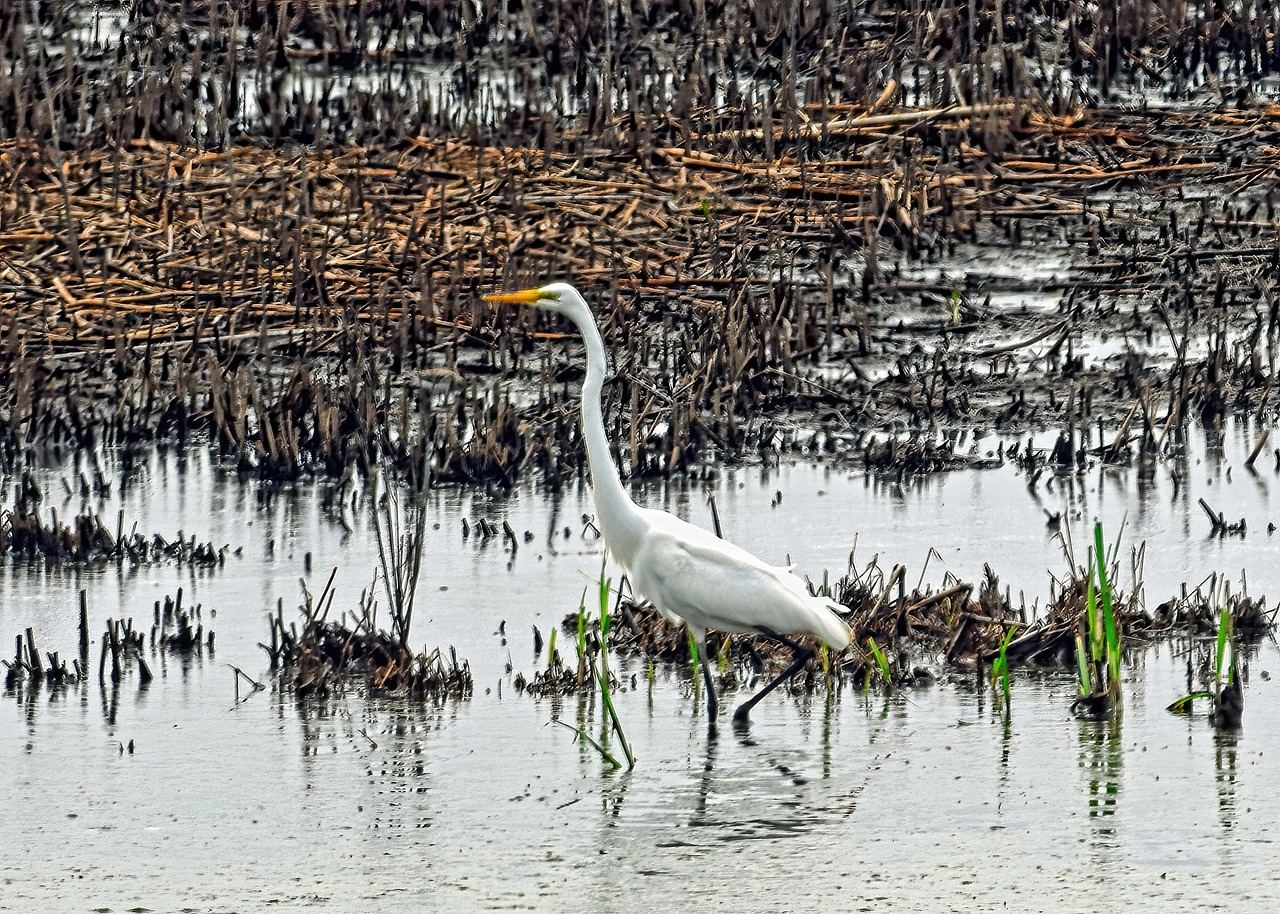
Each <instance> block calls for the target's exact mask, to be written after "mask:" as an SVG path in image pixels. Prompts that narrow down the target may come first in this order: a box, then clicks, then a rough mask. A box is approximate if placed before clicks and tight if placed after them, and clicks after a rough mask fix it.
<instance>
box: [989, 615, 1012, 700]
mask: <svg viewBox="0 0 1280 914" xmlns="http://www.w3.org/2000/svg"><path fill="white" fill-rule="evenodd" d="M1017 630H1018V626H1016V625H1010V626H1009V630H1008V631H1007V632H1005V633H1004V638H1002V639H1001V640H1000V653H999V654H998V655H997V656H996V662H995V663H994V664H992V666H991V677H992V679H993V680H998V681H999V682H1000V691H1001V692H1003V693H1004V702H1005V705H1008V704H1009V656H1008V650H1009V642H1010V641H1012V640H1013V635H1014V632H1016V631H1017Z"/></svg>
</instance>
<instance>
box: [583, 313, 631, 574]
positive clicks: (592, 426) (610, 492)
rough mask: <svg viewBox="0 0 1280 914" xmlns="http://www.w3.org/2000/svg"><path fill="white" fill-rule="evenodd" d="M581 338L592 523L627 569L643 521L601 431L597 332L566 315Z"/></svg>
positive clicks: (587, 321) (586, 321) (601, 365)
mask: <svg viewBox="0 0 1280 914" xmlns="http://www.w3.org/2000/svg"><path fill="white" fill-rule="evenodd" d="M570 319H571V320H572V321H573V322H574V323H575V324H576V325H577V327H578V330H579V332H581V334H582V341H583V343H585V344H586V349H587V376H586V378H585V379H584V380H583V382H582V434H583V437H584V438H586V442H587V463H588V464H589V465H590V467H591V485H592V489H593V490H594V495H595V502H596V523H597V524H598V525H599V527H600V530H601V532H602V533H603V534H604V539H605V543H606V544H607V545H608V547H609V549H610V551H611V552H612V553H613V556H614V558H615V559H617V560H618V561H619V562H621V563H622V564H623V565H624V566H629V565H630V562H631V557H632V556H633V555H634V554H635V550H636V547H637V546H638V544H639V540H640V535H641V533H642V532H643V529H644V519H643V517H642V515H641V514H640V509H639V508H637V507H636V505H635V502H633V501H632V500H631V497H630V496H629V495H628V494H627V490H626V489H625V488H623V486H622V480H621V479H620V478H619V477H618V470H617V468H616V467H615V466H614V463H613V456H612V454H610V452H609V439H608V438H607V437H606V436H605V431H604V411H603V409H602V408H601V405H600V399H601V396H602V390H603V388H604V375H605V365H606V363H607V360H608V357H607V355H606V354H605V349H604V341H603V340H602V339H601V338H600V330H599V329H598V328H597V327H596V322H595V320H594V319H593V318H592V317H591V315H590V313H589V312H588V313H587V314H585V315H576V314H574V315H570Z"/></svg>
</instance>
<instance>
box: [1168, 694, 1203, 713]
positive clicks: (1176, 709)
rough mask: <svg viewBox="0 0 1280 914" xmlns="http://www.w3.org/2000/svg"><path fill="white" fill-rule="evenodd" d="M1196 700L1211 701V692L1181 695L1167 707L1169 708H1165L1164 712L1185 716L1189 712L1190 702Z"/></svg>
mask: <svg viewBox="0 0 1280 914" xmlns="http://www.w3.org/2000/svg"><path fill="white" fill-rule="evenodd" d="M1197 698H1208V699H1209V700H1211V701H1212V700H1213V693H1212V692H1192V693H1191V694H1190V695H1183V696H1182V697H1181V698H1179V699H1178V700H1177V701H1175V702H1174V703H1173V704H1171V705H1169V707H1167V708H1165V710H1166V711H1171V712H1173V713H1174V714H1186V713H1187V712H1188V711H1190V710H1191V702H1192V701H1194V700H1195V699H1197Z"/></svg>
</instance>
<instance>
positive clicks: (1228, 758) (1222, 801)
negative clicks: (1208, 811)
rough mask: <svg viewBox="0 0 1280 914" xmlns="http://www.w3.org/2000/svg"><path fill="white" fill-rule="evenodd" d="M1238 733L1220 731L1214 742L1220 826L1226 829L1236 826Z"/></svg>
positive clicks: (1214, 764) (1215, 735) (1216, 734)
mask: <svg viewBox="0 0 1280 914" xmlns="http://www.w3.org/2000/svg"><path fill="white" fill-rule="evenodd" d="M1239 741H1240V735H1239V733H1238V732H1236V731H1231V730H1218V731H1217V732H1216V733H1215V734H1214V740H1213V747H1214V748H1213V766H1214V770H1215V771H1216V772H1217V781H1218V824H1219V825H1221V826H1222V827H1223V828H1224V829H1226V828H1233V827H1234V826H1235V824H1236V783H1237V777H1236V747H1237V745H1238V744H1239Z"/></svg>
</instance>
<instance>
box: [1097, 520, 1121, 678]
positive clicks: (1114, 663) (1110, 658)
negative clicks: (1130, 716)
mask: <svg viewBox="0 0 1280 914" xmlns="http://www.w3.org/2000/svg"><path fill="white" fill-rule="evenodd" d="M1093 545H1094V557H1095V558H1096V560H1097V563H1098V589H1099V590H1100V591H1101V597H1102V621H1103V625H1104V626H1105V628H1106V636H1107V644H1106V648H1107V676H1108V680H1109V683H1108V684H1109V687H1110V689H1111V691H1112V694H1113V695H1114V696H1115V697H1117V698H1118V697H1119V695H1120V630H1119V627H1118V626H1117V624H1116V616H1115V606H1114V604H1113V603H1112V598H1111V583H1110V581H1108V580H1107V550H1106V548H1105V546H1104V544H1103V539H1102V524H1101V522H1098V523H1095V524H1094V525H1093Z"/></svg>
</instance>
